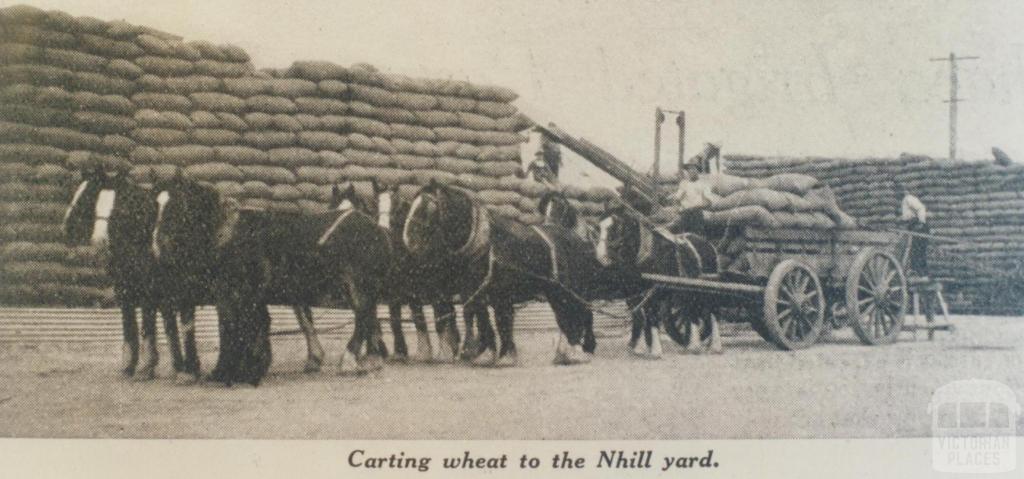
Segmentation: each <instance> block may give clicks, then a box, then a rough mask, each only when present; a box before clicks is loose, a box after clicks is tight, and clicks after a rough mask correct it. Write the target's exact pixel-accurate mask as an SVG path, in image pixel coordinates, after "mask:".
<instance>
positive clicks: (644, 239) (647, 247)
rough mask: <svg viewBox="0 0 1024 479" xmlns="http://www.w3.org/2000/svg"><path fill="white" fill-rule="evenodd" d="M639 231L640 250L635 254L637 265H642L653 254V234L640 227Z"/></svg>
mask: <svg viewBox="0 0 1024 479" xmlns="http://www.w3.org/2000/svg"><path fill="white" fill-rule="evenodd" d="M639 230H640V248H639V251H637V254H636V262H637V264H640V263H643V262H644V261H647V260H648V259H650V257H651V255H652V254H654V234H653V233H651V232H650V231H649V230H648V229H647V228H644V227H643V226H642V225H641V226H640V228H639Z"/></svg>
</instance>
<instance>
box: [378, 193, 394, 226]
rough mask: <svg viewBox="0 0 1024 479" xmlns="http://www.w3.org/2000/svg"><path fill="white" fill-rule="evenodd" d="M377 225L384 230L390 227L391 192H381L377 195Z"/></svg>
mask: <svg viewBox="0 0 1024 479" xmlns="http://www.w3.org/2000/svg"><path fill="white" fill-rule="evenodd" d="M377 225H378V226H380V227H381V228H384V229H386V230H389V229H391V193H390V192H385V193H381V194H380V196H378V197H377Z"/></svg>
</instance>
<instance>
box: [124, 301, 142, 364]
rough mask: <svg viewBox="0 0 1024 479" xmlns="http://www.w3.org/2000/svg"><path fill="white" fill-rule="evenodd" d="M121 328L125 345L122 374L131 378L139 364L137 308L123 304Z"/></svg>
mask: <svg viewBox="0 0 1024 479" xmlns="http://www.w3.org/2000/svg"><path fill="white" fill-rule="evenodd" d="M121 328H122V332H123V334H124V344H123V345H122V346H121V374H122V375H124V376H125V377H131V376H132V375H133V374H135V365H136V364H138V362H139V325H138V323H136V322H135V306H134V305H131V304H128V303H122V305H121Z"/></svg>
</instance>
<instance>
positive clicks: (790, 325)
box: [785, 317, 799, 338]
mask: <svg viewBox="0 0 1024 479" xmlns="http://www.w3.org/2000/svg"><path fill="white" fill-rule="evenodd" d="M798 318H799V317H798ZM796 324H797V321H788V322H787V323H786V330H785V331H786V337H787V338H792V337H793V332H794V331H795V330H796Z"/></svg>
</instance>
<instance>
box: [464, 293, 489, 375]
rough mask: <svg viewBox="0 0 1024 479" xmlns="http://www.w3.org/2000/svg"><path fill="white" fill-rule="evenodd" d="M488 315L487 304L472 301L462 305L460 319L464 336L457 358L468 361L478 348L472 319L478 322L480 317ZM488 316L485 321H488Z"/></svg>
mask: <svg viewBox="0 0 1024 479" xmlns="http://www.w3.org/2000/svg"><path fill="white" fill-rule="evenodd" d="M487 316H489V313H488V312H487V306H486V305H483V304H480V303H474V304H467V305H463V306H462V321H463V323H464V324H465V327H466V336H465V338H464V339H463V341H462V349H461V351H460V352H459V359H461V360H463V361H469V360H470V359H472V358H473V357H474V356H475V355H476V354H477V353H478V352H479V349H480V344H479V343H480V341H479V339H477V333H476V330H475V328H474V327H473V320H474V319H476V322H477V323H479V322H480V318H482V317H487ZM489 320H490V318H489V317H488V318H487V319H485V321H489Z"/></svg>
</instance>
